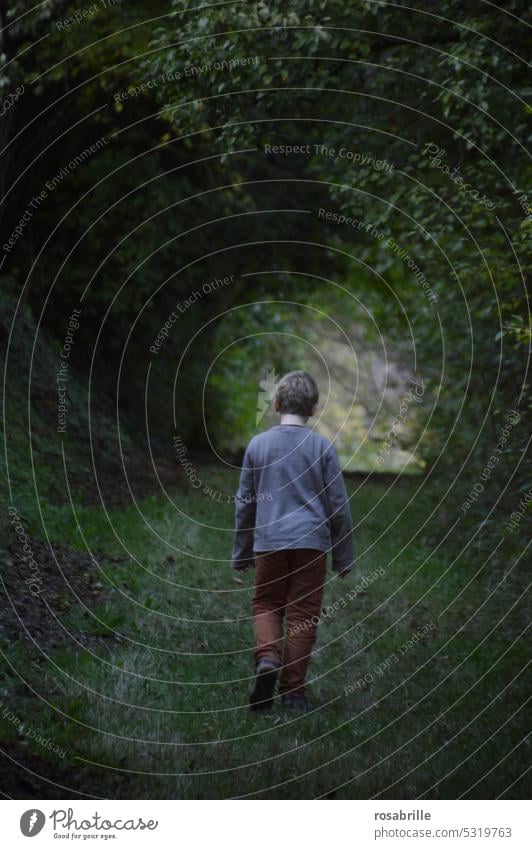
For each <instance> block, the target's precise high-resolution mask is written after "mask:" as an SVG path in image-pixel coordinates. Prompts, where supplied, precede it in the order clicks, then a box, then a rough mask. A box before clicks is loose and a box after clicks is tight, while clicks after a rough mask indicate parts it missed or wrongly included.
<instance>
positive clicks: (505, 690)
mask: <svg viewBox="0 0 532 849" xmlns="http://www.w3.org/2000/svg"><path fill="white" fill-rule="evenodd" d="M199 474H200V477H201V479H202V482H203V483H204V484H205V485H208V486H209V487H210V489H211V493H212V497H209V496H206V495H205V494H202V493H201V492H200V491H199V490H194V489H190V490H189V491H188V492H183V491H182V490H178V489H171V490H167V496H168V497H167V498H166V497H164V496H162V495H161V496H158V497H150V498H147V499H146V500H145V501H143V502H142V503H141V504H138V505H133V504H130V505H128V506H127V507H122V508H118V507H115V508H113V509H112V510H110V511H109V515H108V516H106V515H105V512H104V511H103V510H102V509H101V508H96V507H91V508H76V510H75V512H74V511H73V510H71V509H66V508H65V509H58V510H55V511H54V512H53V514H50V515H48V516H45V519H46V526H47V531H48V534H49V536H50V539H51V540H52V542H56V543H61V544H64V545H70V546H74V547H76V548H78V549H82V550H86V547H88V548H89V549H90V550H92V551H94V550H95V549H98V550H99V551H103V552H105V554H106V555H108V557H112V556H115V557H117V558H118V557H121V558H126V559H125V560H123V561H122V562H116V563H112V564H109V563H108V562H106V565H105V567H102V573H101V576H100V582H101V583H102V584H103V585H104V587H105V588H106V589H107V593H106V596H105V601H104V602H103V604H102V603H101V602H100V603H99V604H98V606H96V607H94V606H91V604H90V602H89V601H88V600H87V599H83V598H80V599H79V601H78V602H76V603H75V604H74V605H72V606H71V607H70V608H69V610H68V611H67V612H66V613H59V612H55V615H57V617H58V618H59V619H60V620H61V623H62V625H63V627H64V628H65V629H66V631H67V632H68V633H69V634H70V635H71V636H69V637H66V639H65V642H64V644H63V645H62V646H59V647H55V648H53V649H52V650H50V651H49V652H48V657H44V656H42V655H41V654H40V653H39V652H38V651H37V650H36V648H35V647H34V646H28V644H27V643H26V642H24V641H23V640H19V641H17V642H15V643H12V644H11V645H9V646H7V647H4V650H6V649H7V654H8V656H9V658H10V662H11V664H12V666H13V667H14V668H15V669H17V670H18V672H19V674H20V675H21V676H22V677H23V678H24V679H25V681H26V682H27V683H26V685H23V684H22V683H21V681H20V679H19V678H18V677H17V675H16V674H13V672H12V671H10V670H9V668H8V669H7V670H6V671H5V673H4V675H3V677H2V679H1V682H0V683H1V685H2V692H3V697H4V701H6V700H7V702H9V701H10V700H11V701H14V700H16V703H17V704H18V705H19V709H20V711H22V714H23V716H24V720H25V722H26V723H31V725H32V726H33V727H35V728H38V729H39V732H40V733H41V735H43V736H47V737H49V738H50V739H51V740H53V742H54V743H55V744H56V745H58V746H60V747H61V748H62V749H64V750H65V751H66V753H67V754H66V757H65V759H64V767H65V769H66V768H67V767H74V768H76V769H77V770H78V771H79V775H80V781H81V789H82V791H83V776H84V774H85V772H86V773H87V775H89V774H91V775H93V776H94V775H95V774H96V775H98V776H99V779H98V780H99V781H100V783H101V793H100V794H98V795H101V796H107V795H109V796H112V795H116V796H122V797H124V798H127V797H131V798H135V797H140V798H143V797H147V798H196V799H198V798H227V797H252V798H311V797H322V796H323V797H327V798H370V797H373V796H378V795H379V794H380V795H382V797H384V798H416V797H418V796H425V797H427V798H456V797H459V796H462V795H463V796H465V797H470V798H492V797H495V796H498V795H499V794H504V793H506V792H507V793H508V796H509V797H510V798H516V797H520V796H524V795H525V793H526V788H525V782H524V779H522V778H520V776H521V774H522V773H523V769H524V761H525V757H524V746H525V744H524V742H523V737H524V733H525V732H524V704H525V700H526V686H525V681H524V676H523V674H522V670H523V667H524V665H525V662H526V659H525V656H526V650H525V645H524V642H523V639H522V638H521V636H520V635H521V634H522V631H523V628H524V625H525V611H524V608H523V605H522V602H520V601H518V599H519V596H520V594H521V589H520V579H519V578H518V577H514V575H513V574H512V575H510V576H508V577H507V578H506V579H505V580H503V581H502V583H500V582H501V579H502V578H503V575H502V574H501V573H500V572H497V570H496V569H493V568H492V567H491V566H490V564H486V565H483V563H482V562H478V563H476V562H474V560H473V558H472V557H471V554H470V555H469V560H468V561H467V562H466V561H463V560H460V561H457V562H456V563H452V561H451V558H450V556H449V555H448V554H445V553H444V552H443V549H442V548H440V549H435V548H428V547H427V545H423V544H422V543H421V542H419V539H420V537H418V539H415V535H416V532H417V531H418V529H419V528H420V527H421V525H422V524H423V522H424V520H425V518H426V515H425V514H424V513H423V509H421V508H420V503H421V504H423V501H421V500H420V498H419V497H418V498H415V499H412V496H413V495H414V493H415V492H416V489H417V487H418V485H419V484H418V482H416V481H415V480H408V479H405V480H403V479H402V480H399V479H398V480H397V481H396V483H395V484H394V485H393V486H391V487H388V486H384V485H382V484H377V483H369V484H368V483H367V482H366V483H364V484H363V485H361V484H360V483H354V482H350V483H349V488H350V489H351V491H352V492H353V493H354V495H353V512H354V518H355V522H356V523H357V525H358V528H357V542H356V545H357V550H358V554H359V557H358V568H357V571H356V572H355V573H354V574H353V575H352V576H350V578H348V580H347V581H345V582H340V581H338V580H337V579H334V578H333V576H332V572H330V573H329V577H330V581H329V583H328V584H327V587H326V592H325V600H324V607H325V609H326V610H327V613H326V614H325V615H324V616H323V620H322V622H321V624H320V627H319V636H318V642H317V645H316V651H315V655H314V658H313V661H312V665H311V674H310V695H311V698H312V700H313V702H314V703H315V704H316V705H317V709H316V711H315V712H313V713H311V714H309V715H304V716H297V717H296V716H292V715H287V714H284V713H282V712H281V711H280V709H278V708H277V709H274V710H273V712H272V713H270V714H267V715H264V716H258V717H257V716H255V715H251V714H250V713H249V711H248V709H247V697H248V692H249V689H250V686H251V675H252V627H251V619H250V604H251V592H252V580H253V578H252V576H251V574H248V575H246V576H244V577H243V578H242V579H240V580H239V579H238V577H237V576H235V574H234V573H233V571H232V570H231V569H230V568H229V567H228V560H227V558H228V557H229V554H230V548H231V531H230V529H231V527H232V515H233V505H232V502H231V495H232V493H233V492H234V490H235V487H236V477H235V475H234V474H233V473H232V472H228V471H225V470H223V469H222V468H221V467H217V466H203V467H201V469H200V472H199ZM425 509H427V508H425ZM209 525H210V527H209ZM364 579H365V580H364ZM364 583H366V584H367V585H366V586H365V588H361V587H362V584H364ZM498 585H499V586H498ZM357 586H358V587H359V591H357ZM85 604H86V605H87V607H86V609H85V608H84V605H85ZM51 607H52V608H53V605H51ZM80 634H83V635H84V640H83V641H81V640H80V639H79V635H80ZM76 641H77V642H76ZM28 684H29V686H30V687H32V688H33V690H34V692H35V694H31V693H30V691H29V690H28V686H27V685H28ZM2 729H3V731H2V733H3V738H4V740H6V739H7V740H8V741H9V740H10V739H14V738H15V737H16V730H14V728H13V726H12V724H11V725H10V724H9V722H2ZM30 746H31V749H32V751H35V752H38V753H40V754H41V755H42V754H43V752H42V747H40V748H39V746H38V745H37V744H34V745H32V744H30ZM49 757H50V758H53V757H54V756H53V754H49ZM56 761H57V758H56ZM69 774H71V773H69ZM67 786H68V782H67ZM91 786H92V785H91ZM508 788H510V789H509V790H508ZM78 789H79V787H78ZM86 792H89V791H86ZM58 795H61V794H58ZM63 795H67V794H65V793H64V792H63ZM92 795H94V794H93V793H92Z"/></svg>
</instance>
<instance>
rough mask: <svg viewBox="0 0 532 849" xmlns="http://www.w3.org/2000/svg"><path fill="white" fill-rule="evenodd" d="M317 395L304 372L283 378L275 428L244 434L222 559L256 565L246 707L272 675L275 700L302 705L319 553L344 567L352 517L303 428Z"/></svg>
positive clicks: (263, 692) (332, 466)
mask: <svg viewBox="0 0 532 849" xmlns="http://www.w3.org/2000/svg"><path fill="white" fill-rule="evenodd" d="M318 397H319V395H318V387H317V385H316V382H315V381H314V379H313V378H312V377H311V376H310V374H308V373H307V372H304V371H291V372H289V373H288V374H285V376H284V377H283V378H281V380H280V381H279V383H278V384H277V387H276V392H275V396H274V399H273V405H274V409H275V411H276V412H277V413H278V414H279V415H280V417H281V421H280V424H278V425H276V426H274V427H272V428H270V429H269V430H267V431H265V432H264V433H259V434H258V435H257V436H255V437H253V439H252V440H251V442H250V443H249V445H248V447H247V449H246V453H245V455H244V460H243V463H242V471H241V475H240V485H239V488H238V492H237V494H236V529H235V541H234V547H233V558H232V559H233V566H234V567H235V568H236V569H238V570H240V571H245V570H246V569H249V568H251V567H252V566H253V565H255V567H256V577H255V589H254V594H253V627H254V632H255V642H256V651H255V673H256V677H255V686H254V689H253V692H252V693H251V696H250V708H251V710H254V711H258V710H269V709H270V708H271V707H272V705H273V694H274V690H275V685H276V682H277V677H278V675H279V672H280V673H281V674H280V682H279V692H280V694H281V703H282V706H283V707H284V708H287V709H291V710H309V709H310V706H309V704H308V702H307V700H306V697H305V675H306V671H307V666H308V662H309V659H310V653H311V650H312V646H313V645H314V642H315V639H316V626H317V622H318V619H319V615H320V611H321V601H322V596H323V583H324V580H325V573H326V552H327V551H328V550H329V549H331V552H332V566H333V569H334V571H336V572H337V573H338V574H339V576H340V577H342V578H343V577H345V575H346V574H347V573H348V572H349V570H350V569H351V567H352V564H353V523H352V519H351V511H350V509H349V500H348V498H347V493H346V489H345V485H344V482H343V479H342V473H341V470H340V465H339V463H338V457H337V454H336V450H335V448H334V446H333V445H332V443H331V442H329V440H328V439H325V437H323V436H319V434H317V433H315V432H314V431H313V430H311V429H310V428H308V427H306V423H307V421H308V419H309V417H310V416H313V415H314V414H315V413H316V409H317V405H318ZM285 614H286V619H287V625H288V628H287V639H286V643H285V645H284V651H283V619H284V616H285Z"/></svg>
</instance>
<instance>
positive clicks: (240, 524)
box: [232, 445, 257, 569]
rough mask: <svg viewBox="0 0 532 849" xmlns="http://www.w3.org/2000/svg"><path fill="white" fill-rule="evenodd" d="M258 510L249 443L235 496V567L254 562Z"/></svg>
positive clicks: (233, 558) (233, 559)
mask: <svg viewBox="0 0 532 849" xmlns="http://www.w3.org/2000/svg"><path fill="white" fill-rule="evenodd" d="M256 512H257V498H256V492H255V477H254V472H253V457H252V453H251V450H250V446H249V445H248V447H247V450H246V453H245V454H244V459H243V461H242V469H241V472H240V483H239V486H238V490H237V493H236V496H235V538H234V544H233V555H232V561H233V567H234V568H235V569H236V568H238V567H239V566H246V565H249V564H250V561H251V562H253V558H254V555H253V541H254V537H255V523H256V522H255V517H256Z"/></svg>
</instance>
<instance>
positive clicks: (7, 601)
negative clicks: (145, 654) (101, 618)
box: [0, 534, 128, 651]
mask: <svg viewBox="0 0 532 849" xmlns="http://www.w3.org/2000/svg"><path fill="white" fill-rule="evenodd" d="M28 548H29V550H28ZM1 558H2V561H3V563H2V576H3V586H2V594H3V599H2V601H1V602H0V604H1V607H2V617H1V620H0V638H3V639H4V640H10V641H12V640H17V639H21V640H26V641H30V642H31V641H32V640H34V641H35V642H36V643H37V645H38V646H40V647H41V648H42V649H43V650H44V651H46V650H48V649H51V648H54V647H55V646H58V645H61V644H62V643H65V642H68V641H69V640H70V637H69V635H68V633H67V631H66V630H65V629H64V628H63V626H62V625H61V621H62V620H64V618H65V616H68V614H69V612H70V611H71V610H72V609H73V608H75V607H76V606H77V607H79V608H80V611H81V610H82V608H81V605H80V601H78V599H81V600H82V602H83V604H84V605H85V606H86V607H87V608H88V609H89V610H92V609H94V608H95V607H96V606H97V605H98V604H101V602H102V601H103V600H104V598H105V594H106V587H105V586H104V584H103V583H102V575H101V573H100V569H104V570H105V566H106V564H107V565H109V564H110V563H112V562H114V563H116V562H124V563H127V562H128V561H127V560H122V559H120V558H110V557H104V556H103V555H100V553H99V552H96V553H95V554H94V556H93V557H91V556H89V555H88V554H86V553H84V552H81V551H76V550H75V549H72V548H67V547H65V546H61V545H54V546H53V547H52V546H50V544H48V543H47V542H41V541H40V540H37V539H34V538H33V537H31V536H30V535H29V534H28V535H26V537H25V551H23V549H22V546H21V543H20V540H19V539H18V538H17V537H16V535H15V534H13V536H12V538H11V540H10V543H9V545H8V548H7V552H2V554H1ZM81 615H82V616H85V617H87V616H88V614H87V613H86V612H85V613H84V614H81ZM78 618H79V617H78ZM68 627H69V630H72V626H71V625H69V626H68ZM75 637H76V639H77V640H78V641H79V643H81V645H88V644H89V643H93V642H94V641H95V639H97V640H103V639H105V638H94V637H88V636H86V635H85V634H83V633H80V632H79V626H78V628H77V633H75ZM111 637H112V635H111V634H110V638H111Z"/></svg>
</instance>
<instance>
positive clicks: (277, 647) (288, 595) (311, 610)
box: [253, 548, 327, 696]
mask: <svg viewBox="0 0 532 849" xmlns="http://www.w3.org/2000/svg"><path fill="white" fill-rule="evenodd" d="M326 561H327V558H326V554H325V552H323V551H317V550H315V549H313V548H293V549H290V548H286V549H282V550H280V551H260V552H257V553H256V554H255V569H256V575H255V591H254V594H253V626H254V631H255V643H256V650H255V660H256V661H258V660H260V659H262V658H268V659H269V660H273V661H274V662H275V663H278V664H281V675H280V681H279V692H280V693H281V694H284V695H288V694H290V695H293V696H303V695H304V694H305V676H306V673H307V667H308V663H309V660H310V655H311V652H312V647H313V645H314V642H315V640H316V628H317V625H318V620H319V616H320V612H321V602H322V598H323V584H324V580H325V573H326ZM285 617H286V622H287V633H286V639H285V637H284V632H283V625H284V619H285Z"/></svg>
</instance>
